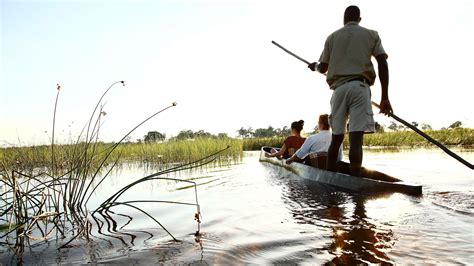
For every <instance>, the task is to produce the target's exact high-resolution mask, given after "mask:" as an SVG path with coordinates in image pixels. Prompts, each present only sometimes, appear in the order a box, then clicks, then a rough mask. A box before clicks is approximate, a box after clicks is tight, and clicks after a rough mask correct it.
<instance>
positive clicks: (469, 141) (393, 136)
mask: <svg viewBox="0 0 474 266" xmlns="http://www.w3.org/2000/svg"><path fill="white" fill-rule="evenodd" d="M425 133H426V134H428V135H429V136H431V137H432V138H434V139H436V140H437V141H439V142H440V143H442V144H443V145H447V146H453V145H456V146H466V147H471V146H474V129H472V128H457V129H443V130H429V131H425ZM284 140H285V137H273V138H248V139H243V140H242V142H243V144H242V147H243V150H244V151H255V150H259V149H260V148H261V147H262V146H270V147H281V146H282V145H283V141H284ZM348 145H349V138H348V136H346V137H345V138H344V146H345V147H348ZM364 145H365V146H368V147H374V146H378V147H429V146H432V145H433V144H431V143H430V142H429V141H427V140H425V139H424V138H423V137H421V136H420V135H418V134H417V133H416V132H413V131H394V132H384V133H373V134H366V135H365V136H364Z"/></svg>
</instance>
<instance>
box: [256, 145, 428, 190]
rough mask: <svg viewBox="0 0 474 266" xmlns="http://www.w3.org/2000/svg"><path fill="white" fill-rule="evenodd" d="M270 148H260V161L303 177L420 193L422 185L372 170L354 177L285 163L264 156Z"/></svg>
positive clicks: (357, 187) (347, 185)
mask: <svg viewBox="0 0 474 266" xmlns="http://www.w3.org/2000/svg"><path fill="white" fill-rule="evenodd" d="M271 149H272V148H271V147H262V149H261V150H260V159H259V160H260V162H266V163H270V164H273V165H276V166H279V167H282V168H284V169H286V170H288V171H290V172H292V173H293V174H296V175H297V176H299V177H302V178H305V179H309V180H312V181H316V182H320V183H324V184H328V185H331V186H335V187H338V188H342V189H346V190H351V191H357V192H399V193H403V194H408V195H413V196H419V195H421V194H422V186H420V185H411V184H406V183H404V182H403V181H402V180H400V179H398V178H395V177H392V176H389V175H386V174H384V173H381V172H377V171H373V170H368V169H364V171H363V175H364V174H365V177H356V176H351V175H349V174H344V173H339V172H331V171H327V170H324V169H320V168H316V167H312V166H309V165H306V164H303V163H296V162H294V163H291V164H286V160H284V159H278V158H275V157H271V158H268V157H265V152H269V151H270V150H271Z"/></svg>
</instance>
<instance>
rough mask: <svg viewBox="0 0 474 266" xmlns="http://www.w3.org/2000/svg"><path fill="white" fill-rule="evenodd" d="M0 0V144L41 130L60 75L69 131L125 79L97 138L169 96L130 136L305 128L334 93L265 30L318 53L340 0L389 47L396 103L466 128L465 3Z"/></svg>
mask: <svg viewBox="0 0 474 266" xmlns="http://www.w3.org/2000/svg"><path fill="white" fill-rule="evenodd" d="M0 1H1V5H0V9H1V12H0V16H1V20H0V23H1V25H0V26H1V35H0V36H1V46H0V48H1V57H0V61H1V65H0V68H1V69H0V71H1V72H0V73H1V76H0V146H3V145H6V144H7V143H13V144H19V143H21V144H26V145H31V144H43V143H46V142H48V141H49V136H50V134H51V128H52V119H53V108H54V100H55V97H56V84H57V83H59V84H61V86H62V90H61V93H60V96H59V103H58V111H57V127H56V132H57V133H56V134H57V136H58V141H60V142H67V139H68V137H69V134H70V133H71V135H73V136H76V135H77V134H78V133H79V132H80V131H81V129H82V127H83V126H84V125H85V123H86V122H87V120H88V118H89V116H90V113H91V112H92V110H93V108H94V106H95V104H96V102H97V100H98V99H99V97H100V96H101V94H102V93H103V91H105V89H107V87H108V86H109V85H110V84H111V83H113V82H115V81H119V80H125V82H126V86H125V87H122V86H117V87H115V88H114V89H112V90H111V92H110V94H108V96H107V97H106V99H105V107H104V110H105V111H106V112H107V115H106V116H105V117H104V124H103V126H102V128H101V132H100V138H101V139H102V140H104V141H114V140H115V141H117V140H120V138H121V137H122V136H123V135H125V134H126V133H127V132H128V131H129V130H130V129H132V128H133V127H134V126H135V125H137V124H138V123H139V122H141V121H142V120H143V119H145V118H146V117H147V116H149V115H151V114H152V113H154V112H156V111H158V110H160V109H161V108H164V107H166V106H168V105H169V104H171V103H172V102H177V103H178V105H177V106H176V107H174V108H172V109H170V110H168V111H166V112H165V113H163V114H161V115H159V116H157V117H156V118H154V119H153V120H151V121H150V122H148V123H147V124H145V125H143V126H142V127H141V128H140V129H139V130H137V131H136V132H134V133H133V134H132V139H134V140H135V139H137V138H141V137H142V136H143V135H145V134H146V132H148V131H152V130H156V131H159V132H162V133H165V134H166V135H167V136H168V137H170V136H173V135H177V134H178V132H179V131H181V130H185V129H186V130H187V129H191V130H193V131H197V130H205V131H208V132H211V133H213V134H217V133H221V132H222V133H227V134H229V135H230V136H235V135H236V131H237V130H238V129H239V128H241V127H252V128H254V129H256V128H266V127H268V126H273V127H283V126H289V125H290V124H291V122H292V121H297V120H300V119H303V120H305V128H306V131H312V128H313V127H314V125H315V122H316V119H317V117H318V115H319V114H321V113H328V112H329V100H330V97H331V93H332V91H330V90H329V88H328V86H327V84H326V82H325V77H324V76H322V75H320V74H317V73H315V72H311V71H310V70H308V69H307V67H306V65H305V64H304V63H302V62H300V61H298V60H297V59H295V58H293V57H291V56H290V55H288V54H286V53H284V52H283V51H282V50H280V49H279V48H277V47H276V46H274V45H273V44H271V41H272V40H274V41H276V42H278V43H280V44H281V45H283V46H285V47H286V48H288V49H289V50H292V51H293V52H294V53H296V54H298V55H299V56H301V57H303V58H305V59H306V60H308V61H310V62H313V61H317V60H318V59H319V55H320V54H321V51H322V48H323V44H324V41H325V39H326V37H327V36H328V35H329V34H330V33H331V32H333V31H334V30H337V29H338V28H340V27H342V15H343V12H344V9H345V8H346V7H347V6H348V5H351V4H355V5H358V6H359V7H360V9H361V17H362V21H361V23H360V25H361V26H364V27H367V28H370V29H373V30H377V31H378V32H379V35H380V37H381V39H382V44H383V46H384V48H385V50H386V52H387V53H388V55H389V58H388V63H389V69H390V87H389V96H390V100H391V102H392V106H393V108H394V112H395V114H397V115H398V116H399V117H401V118H403V119H405V120H407V121H409V122H411V121H416V122H418V123H428V124H430V125H432V126H433V128H435V129H437V128H441V127H447V126H449V125H450V124H451V123H453V122H455V121H457V120H460V121H462V123H463V125H464V126H465V127H471V128H472V127H474V117H473V114H474V112H473V109H474V108H473V97H472V96H473V95H474V92H473V90H474V88H473V86H472V77H473V74H472V71H473V67H472V64H473V62H474V52H473V49H472V47H474V41H473V33H474V27H473V17H474V1H470V0H466V1H461V0H450V1H363V0H362V1H315V0H313V1H257V0H254V1H250V0H249V1H243V0H231V1H224V0H222V1H218V0H186V1H185V0H178V1H171V0H169V1H160V0H157V1H131V0H130V1H125V0H123V1H122V0H118V1H112V0H110V1H106V0H94V1H92V0H85V1H80V0H57V1H53V0H38V1H34V0H18V1H10V0H0ZM374 63H375V61H374ZM372 99H373V100H374V101H376V102H379V100H380V86H379V83H378V80H377V82H376V85H375V86H373V87H372ZM375 120H376V121H379V122H380V123H383V124H386V125H388V124H389V123H390V121H391V120H390V119H387V118H385V117H383V116H381V115H379V114H377V115H375ZM45 131H46V132H47V133H45Z"/></svg>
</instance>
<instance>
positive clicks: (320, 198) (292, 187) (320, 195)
mask: <svg viewBox="0 0 474 266" xmlns="http://www.w3.org/2000/svg"><path fill="white" fill-rule="evenodd" d="M456 152H457V153H458V154H459V155H461V156H462V157H463V158H465V159H467V160H468V161H470V162H473V161H474V150H472V149H462V150H456ZM258 156H259V153H258V152H248V153H245V156H244V157H243V159H242V162H240V163H238V164H234V165H230V166H224V167H222V166H221V167H207V168H204V169H199V170H193V171H182V172H179V173H174V174H172V175H169V176H168V177H177V178H182V179H190V180H193V181H195V182H196V183H197V184H198V186H197V192H198V200H199V204H200V210H201V214H202V219H201V220H202V224H201V227H200V234H199V235H197V236H196V235H195V232H196V230H197V229H198V226H197V223H196V222H195V221H194V219H193V218H194V214H195V212H196V207H195V206H192V205H178V204H169V203H140V204H136V206H139V207H140V208H142V209H143V210H146V212H148V213H149V214H150V215H151V216H153V217H154V218H155V219H156V220H157V221H158V222H160V223H161V224H162V225H163V226H164V227H165V228H166V229H167V230H168V231H169V232H170V233H171V234H172V235H173V236H174V237H175V238H176V239H178V240H179V241H173V240H172V238H171V237H170V236H169V235H168V234H167V233H166V232H165V231H164V230H163V229H162V228H161V227H160V226H158V224H157V223H156V222H154V221H153V220H152V219H151V218H150V217H148V216H146V215H144V214H142V213H140V212H139V211H137V210H136V209H132V208H130V207H127V206H121V207H117V208H115V209H112V210H113V211H114V213H115V214H111V217H113V220H114V221H115V222H116V224H117V225H118V226H117V228H121V229H117V230H109V229H108V230H105V229H104V228H102V229H101V230H99V229H98V228H97V226H95V227H94V228H93V229H92V230H91V237H90V240H89V241H86V240H85V239H77V240H76V241H75V242H73V243H72V244H71V245H70V246H69V247H68V248H63V249H60V250H57V247H58V242H61V241H56V240H55V238H52V239H51V240H49V241H43V242H38V243H37V244H34V245H32V247H31V248H29V249H27V250H25V251H24V252H23V255H22V257H21V262H23V263H28V264H30V263H41V264H52V263H73V264H74V263H113V264H127V265H129V264H137V263H142V264H156V263H165V264H188V263H191V264H204V265H206V264H273V263H285V264H286V263H290V264H324V263H327V262H334V263H341V264H354V263H393V264H422V263H423V264H426V263H427V264H458V263H460V264H473V263H474V172H473V171H472V170H470V169H468V168H467V167H465V166H464V165H462V164H460V163H459V162H457V161H456V160H454V159H452V158H451V157H449V156H448V155H447V154H445V153H443V152H442V151H439V150H436V149H408V150H392V151H387V150H382V151H381V150H365V152H364V165H365V167H367V168H371V169H376V170H378V171H381V172H384V173H387V174H389V175H392V176H395V177H398V178H400V179H403V180H404V181H407V182H410V183H414V184H421V185H423V195H422V196H421V197H413V196H408V195H404V194H399V193H393V194H382V195H374V194H370V195H364V194H358V193H353V192H347V191H340V190H338V189H335V188H332V187H328V186H325V185H321V184H318V183H309V182H308V181H305V180H303V179H301V178H299V177H297V176H294V175H293V174H291V173H289V172H284V171H278V170H277V169H275V167H274V166H271V165H268V164H266V163H260V162H259V161H258ZM346 158H347V157H346ZM156 170H157V169H154V168H153V167H143V166H137V165H129V166H126V167H121V168H120V169H117V170H116V171H115V172H114V173H113V175H112V176H110V177H109V178H107V179H106V180H105V181H104V183H103V185H102V186H101V189H100V190H99V191H98V192H97V194H96V195H95V196H94V199H93V200H92V202H91V203H90V204H89V205H88V207H90V208H91V209H94V207H95V206H94V205H97V204H98V203H99V202H102V201H103V200H104V199H105V198H106V197H107V196H108V195H110V194H111V193H112V192H114V191H117V190H118V189H120V188H121V187H123V186H124V185H126V184H128V183H130V182H131V181H133V180H136V179H138V178H140V177H143V176H144V175H146V174H150V173H152V172H154V171H156ZM127 199H129V200H138V199H142V200H146V199H148V200H164V201H179V202H189V203H193V202H195V194H194V187H192V186H189V184H187V183H179V182H178V183H177V182H172V181H166V180H165V181H163V180H154V181H152V182H149V183H143V184H140V185H138V186H136V187H134V188H133V189H131V190H130V191H127V192H126V193H125V194H124V195H123V201H125V200H127ZM122 214H126V215H122ZM99 220H100V219H99ZM0 252H1V253H0V264H16V263H17V262H18V261H19V259H18V257H15V256H13V255H12V254H13V251H12V250H8V249H5V248H2V249H1V251H0Z"/></svg>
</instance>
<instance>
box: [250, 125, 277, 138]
mask: <svg viewBox="0 0 474 266" xmlns="http://www.w3.org/2000/svg"><path fill="white" fill-rule="evenodd" d="M275 135H277V134H276V132H275V130H274V129H273V127H271V126H268V128H257V129H256V130H255V133H254V137H256V138H268V137H273V136H275Z"/></svg>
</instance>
